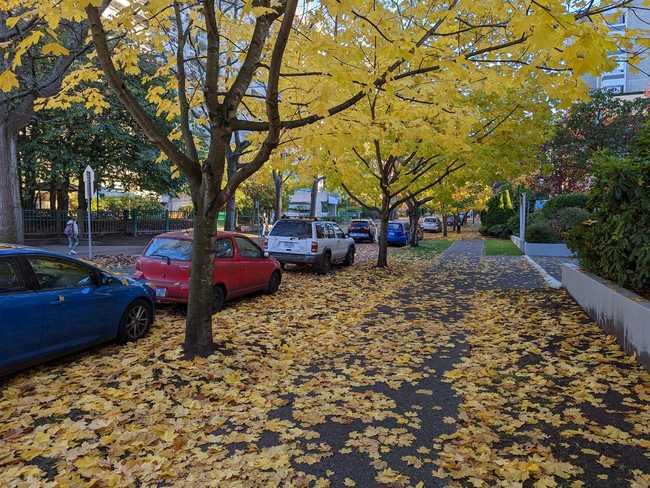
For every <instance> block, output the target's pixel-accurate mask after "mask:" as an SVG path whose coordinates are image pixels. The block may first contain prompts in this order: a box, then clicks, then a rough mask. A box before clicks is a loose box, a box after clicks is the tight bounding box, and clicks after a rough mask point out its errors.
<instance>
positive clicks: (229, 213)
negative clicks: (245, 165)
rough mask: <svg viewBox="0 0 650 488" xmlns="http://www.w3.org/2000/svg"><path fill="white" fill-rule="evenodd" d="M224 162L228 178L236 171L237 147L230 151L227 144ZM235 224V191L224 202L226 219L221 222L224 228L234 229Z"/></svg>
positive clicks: (237, 160)
mask: <svg viewBox="0 0 650 488" xmlns="http://www.w3.org/2000/svg"><path fill="white" fill-rule="evenodd" d="M226 162H227V164H228V168H227V171H228V180H230V179H231V178H233V177H234V176H235V172H236V171H237V164H238V163H239V149H238V148H237V149H236V150H235V152H232V151H230V145H228V154H227V157H226ZM236 226H237V207H236V205H235V192H232V195H231V196H230V198H229V199H228V201H227V202H226V220H225V222H224V224H223V228H224V230H235V227H236Z"/></svg>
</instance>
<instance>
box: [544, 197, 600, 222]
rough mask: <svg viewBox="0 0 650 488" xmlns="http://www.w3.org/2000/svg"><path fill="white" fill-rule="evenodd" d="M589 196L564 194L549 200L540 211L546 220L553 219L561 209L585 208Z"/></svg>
mask: <svg viewBox="0 0 650 488" xmlns="http://www.w3.org/2000/svg"><path fill="white" fill-rule="evenodd" d="M588 199H589V196H588V195H587V194H586V193H564V194H562V195H557V196H555V197H553V198H551V199H550V200H549V201H548V202H546V205H544V207H543V208H542V210H541V213H542V215H543V216H544V218H546V219H550V218H552V217H554V216H555V215H556V214H557V213H558V212H559V211H560V210H561V209H563V208H568V207H578V208H586V207H587V201H588Z"/></svg>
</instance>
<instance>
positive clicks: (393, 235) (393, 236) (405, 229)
mask: <svg viewBox="0 0 650 488" xmlns="http://www.w3.org/2000/svg"><path fill="white" fill-rule="evenodd" d="M386 238H387V240H388V245H389V246H406V245H407V244H408V242H409V223H408V222H401V221H394V222H388V234H387V235H386Z"/></svg>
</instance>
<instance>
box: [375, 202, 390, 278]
mask: <svg viewBox="0 0 650 488" xmlns="http://www.w3.org/2000/svg"><path fill="white" fill-rule="evenodd" d="M379 218H380V229H379V253H378V254H377V267H378V268H386V267H387V266H388V221H389V220H390V202H389V201H388V197H387V196H384V197H383V199H382V205H381V212H380V217H379Z"/></svg>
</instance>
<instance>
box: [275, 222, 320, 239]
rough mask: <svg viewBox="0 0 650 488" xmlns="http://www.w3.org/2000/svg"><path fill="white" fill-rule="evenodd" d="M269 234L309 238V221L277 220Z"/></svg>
mask: <svg viewBox="0 0 650 488" xmlns="http://www.w3.org/2000/svg"><path fill="white" fill-rule="evenodd" d="M269 235H271V236H284V237H300V238H303V239H311V222H305V221H304V220H278V221H277V222H276V223H275V225H274V226H273V229H271V233H270V234H269Z"/></svg>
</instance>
